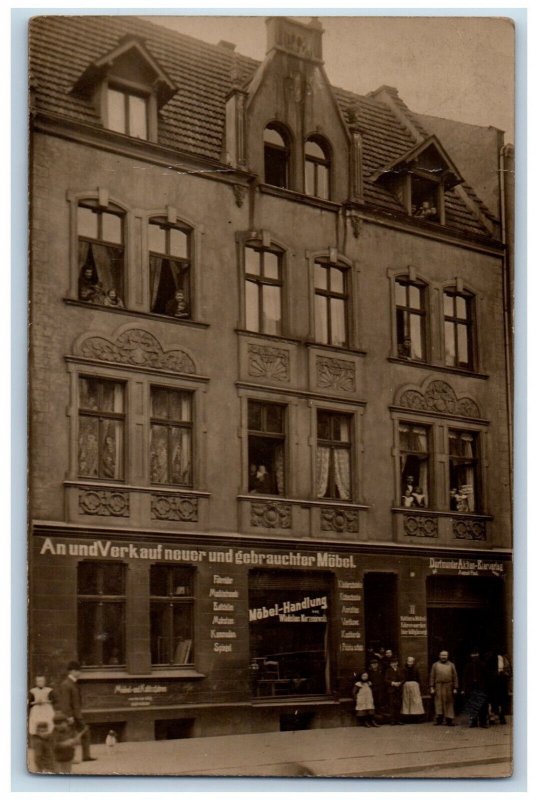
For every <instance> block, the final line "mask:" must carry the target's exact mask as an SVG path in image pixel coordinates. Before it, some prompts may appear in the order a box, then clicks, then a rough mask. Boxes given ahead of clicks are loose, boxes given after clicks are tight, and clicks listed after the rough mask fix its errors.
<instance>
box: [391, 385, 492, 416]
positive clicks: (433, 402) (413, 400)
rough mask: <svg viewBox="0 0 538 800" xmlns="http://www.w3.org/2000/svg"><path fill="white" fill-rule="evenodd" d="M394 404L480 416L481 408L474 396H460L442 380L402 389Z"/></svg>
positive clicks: (441, 412) (444, 412)
mask: <svg viewBox="0 0 538 800" xmlns="http://www.w3.org/2000/svg"><path fill="white" fill-rule="evenodd" d="M394 405H395V406H398V407H399V408H410V409H413V410H416V411H425V412H427V413H433V414H449V415H453V416H459V417H471V418H473V419H479V418H480V409H479V407H478V404H477V403H476V402H475V401H474V400H473V399H472V398H470V397H458V396H457V395H456V392H455V391H454V389H453V388H452V386H450V384H448V383H446V382H445V381H440V380H429V381H428V382H427V383H426V384H424V385H423V386H422V387H420V388H419V387H413V388H404V389H403V390H402V389H400V390H399V391H398V392H397V394H396V400H395V403H394Z"/></svg>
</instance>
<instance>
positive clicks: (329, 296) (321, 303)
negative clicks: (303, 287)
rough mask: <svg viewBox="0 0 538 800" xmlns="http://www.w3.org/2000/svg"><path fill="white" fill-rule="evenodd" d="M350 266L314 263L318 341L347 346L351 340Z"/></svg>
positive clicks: (315, 313)
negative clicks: (349, 339) (349, 310)
mask: <svg viewBox="0 0 538 800" xmlns="http://www.w3.org/2000/svg"><path fill="white" fill-rule="evenodd" d="M347 277H348V276H347V270H346V269H344V268H343V267H339V266H336V265H334V264H327V263H322V262H316V264H315V265H314V300H315V308H314V315H315V329H316V341H317V342H320V343H321V344H332V345H336V346H338V347H344V346H345V345H346V344H347V342H348V331H347V327H348V322H347V303H348V291H347Z"/></svg>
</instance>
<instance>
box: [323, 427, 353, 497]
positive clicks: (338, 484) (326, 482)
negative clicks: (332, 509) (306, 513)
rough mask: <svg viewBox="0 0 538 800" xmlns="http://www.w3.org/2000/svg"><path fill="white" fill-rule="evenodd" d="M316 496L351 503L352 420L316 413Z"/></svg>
mask: <svg viewBox="0 0 538 800" xmlns="http://www.w3.org/2000/svg"><path fill="white" fill-rule="evenodd" d="M317 439H318V441H317V451H316V496H317V497H329V498H334V499H340V500H350V499H351V417H349V416H347V415H345V414H336V413H333V412H331V411H318V416H317Z"/></svg>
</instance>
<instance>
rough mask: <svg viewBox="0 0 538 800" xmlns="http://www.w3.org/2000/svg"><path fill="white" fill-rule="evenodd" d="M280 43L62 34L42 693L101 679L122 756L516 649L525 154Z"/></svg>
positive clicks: (281, 27)
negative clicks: (73, 670)
mask: <svg viewBox="0 0 538 800" xmlns="http://www.w3.org/2000/svg"><path fill="white" fill-rule="evenodd" d="M267 30H268V46H267V56H266V58H265V60H264V61H263V62H262V63H258V62H255V61H253V60H252V59H249V58H245V57H242V56H240V55H238V54H237V53H235V52H234V51H233V49H231V48H230V47H229V46H228V45H226V43H221V45H217V46H213V45H208V44H205V43H202V42H198V41H196V40H193V39H191V38H190V37H187V36H183V35H181V34H178V33H173V32H171V31H169V30H167V29H165V28H161V27H160V26H156V25H153V24H151V23H148V22H146V21H144V20H143V19H140V18H135V17H121V18H120V17H107V18H100V17H60V16H58V17H41V18H36V19H34V20H33V21H32V23H31V32H30V42H31V48H30V50H31V101H32V102H31V127H32V134H31V137H32V138H31V141H32V151H31V196H32V206H31V298H30V299H31V353H30V375H31V388H30V402H31V433H30V490H31V516H32V523H31V529H30V538H29V559H30V574H31V578H30V598H31V603H30V649H29V671H30V674H31V675H35V674H36V672H37V673H39V674H41V673H43V672H45V673H46V674H47V675H48V676H49V679H50V680H52V681H57V680H59V679H60V678H61V677H62V675H63V674H64V671H65V666H66V663H67V661H68V660H70V659H72V658H77V659H78V660H79V661H80V662H81V664H82V670H83V674H82V678H81V686H82V693H83V701H84V709H85V717H86V718H87V719H88V721H89V722H90V723H91V725H92V730H93V735H94V737H95V738H96V739H97V740H99V739H100V738H101V736H102V733H103V731H104V730H105V728H106V729H108V728H110V727H111V726H113V727H115V728H116V729H117V730H118V731H119V732H120V735H121V736H122V737H123V738H126V739H129V740H134V739H151V738H154V737H155V738H174V737H179V736H191V735H214V734H219V733H225V732H228V731H230V730H232V729H233V730H234V731H238V730H243V731H262V730H278V729H279V728H280V729H286V728H287V727H289V726H290V725H292V724H299V725H302V726H331V725H340V724H346V722H348V721H349V720H350V719H351V714H352V704H351V697H350V689H351V685H352V676H353V673H354V671H356V670H357V669H360V668H362V666H363V664H364V662H365V659H366V657H367V652H368V650H369V649H376V648H379V647H381V646H384V647H392V649H393V650H395V651H396V652H398V653H399V654H400V656H401V657H402V658H404V657H406V656H407V655H411V654H412V655H414V656H415V657H416V658H417V661H418V662H419V665H420V668H421V671H422V676H423V679H426V676H427V671H428V665H429V663H430V661H431V660H432V658H433V657H434V656H435V655H436V653H437V652H438V650H439V649H440V648H441V647H448V649H449V650H450V651H451V652H452V653H453V655H454V658H455V660H456V662H457V664H458V665H461V664H462V663H463V662H464V660H465V658H466V656H467V653H468V648H469V647H470V646H471V645H473V644H475V643H476V642H478V643H479V645H480V647H481V648H482V649H483V650H486V649H491V650H498V649H499V648H502V649H503V651H504V650H505V649H506V650H507V652H510V646H511V640H510V637H511V626H510V619H511V555H510V554H511V542H512V534H511V519H512V513H511V466H510V465H511V419H510V408H511V404H510V395H511V379H510V375H511V371H510V370H511V367H510V353H511V351H510V338H509V336H510V325H511V309H510V297H511V291H510V287H511V276H510V263H511V262H510V257H509V253H508V251H507V241H506V239H507V235H506V230H507V226H506V224H504V223H503V220H504V221H505V222H506V220H507V219H508V220H509V219H510V214H511V211H510V210H509V209H508V210H507V209H506V208H503V207H502V200H503V198H506V197H507V196H510V192H509V191H507V188H506V187H500V186H499V185H498V184H495V176H499V175H500V176H501V177H503V176H504V175H505V174H506V171H504V170H499V159H500V158H502V159H505V161H506V159H511V158H512V153H511V150H510V148H506V147H503V143H502V137H501V135H500V134H499V133H498V132H495V134H494V135H492V131H491V129H487V130H485V129H479V128H476V127H474V126H473V132H472V134H473V135H472V136H468V137H464V138H465V141H466V142H467V143H468V147H467V149H466V151H465V152H461V153H459V160H458V159H455V160H453V156H452V154H451V150H450V146H449V144H450V142H451V141H457V140H458V135H457V132H458V125H459V123H457V122H453V123H451V124H450V125H448V123H446V121H436V120H435V119H433V118H431V119H430V118H427V117H419V116H418V115H416V114H413V113H412V112H411V111H410V110H409V109H408V108H407V107H406V106H405V104H404V102H403V101H402V100H401V98H400V97H399V95H398V92H397V91H396V90H395V89H393V88H391V87H386V86H383V87H381V88H380V89H378V90H377V91H374V92H372V93H370V94H369V95H367V96H358V95H354V94H353V93H351V92H348V91H344V90H341V89H337V88H334V87H332V86H331V85H330V84H329V82H328V79H327V77H326V74H325V72H324V69H323V61H322V51H321V42H322V29H321V26H320V24H319V23H318V22H316V21H312V22H310V23H307V24H304V23H300V22H297V21H292V20H288V19H286V18H283V17H279V18H271V19H269V20H268V21H267ZM430 121H431V126H430V127H428V123H429V122H430ZM443 132H444V133H445V134H446V141H444V140H443V138H442V134H443ZM454 158H455V157H454ZM476 163H481V174H482V175H483V176H484V179H483V186H484V195H485V196H484V201H483V200H481V199H480V198H479V196H478V195H477V193H476V191H475V190H474V189H473V188H472V187H471V186H470V185H469V184H468V183H467V182H466V180H465V177H464V176H465V175H466V172H465V165H467V167H468V169H469V170H471V172H473V174H475V173H476V172H477V170H476V167H475V165H476ZM460 169H461V170H463V172H460ZM479 172H480V171H479ZM423 688H424V689H426V684H424V687H423ZM293 720H295V722H293ZM297 720H299V722H298V723H297Z"/></svg>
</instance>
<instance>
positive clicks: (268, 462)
mask: <svg viewBox="0 0 538 800" xmlns="http://www.w3.org/2000/svg"><path fill="white" fill-rule="evenodd" d="M284 417H285V409H284V406H281V405H277V404H276V403H260V402H258V401H255V400H249V401H248V463H249V480H248V490H249V492H253V493H255V494H278V495H283V494H284V493H285V484H286V479H285V433H284V424H285V419H284Z"/></svg>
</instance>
